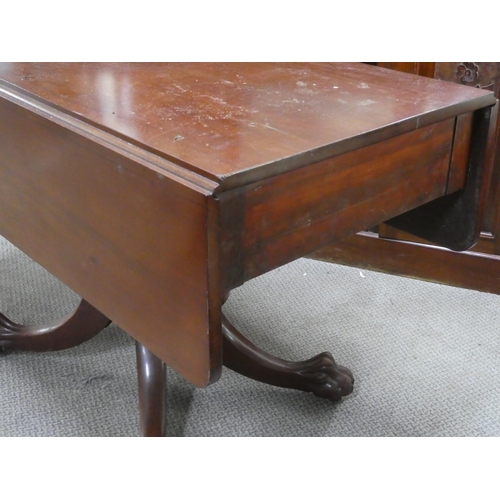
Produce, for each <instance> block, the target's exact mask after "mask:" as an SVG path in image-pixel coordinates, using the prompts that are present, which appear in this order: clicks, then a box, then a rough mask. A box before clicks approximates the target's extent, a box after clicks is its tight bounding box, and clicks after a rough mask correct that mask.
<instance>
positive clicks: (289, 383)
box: [222, 316, 354, 401]
mask: <svg viewBox="0 0 500 500" xmlns="http://www.w3.org/2000/svg"><path fill="white" fill-rule="evenodd" d="M222 335H223V360H224V366H226V367H227V368H229V369H231V370H234V371H236V372H238V373H240V374H242V375H244V376H246V377H249V378H251V379H253V380H258V381H260V382H264V383H265V384H270V385H275V386H277V387H286V388H288V389H297V390H299V391H304V392H312V393H313V394H314V395H315V396H318V397H319V398H325V399H329V400H330V401H339V400H340V399H341V398H342V397H343V396H347V395H348V394H351V392H352V389H353V384H354V377H353V376H352V373H351V372H350V371H349V370H348V369H347V368H344V367H343V366H340V365H337V363H335V361H334V359H333V357H332V355H331V354H330V353H328V352H323V353H321V354H318V355H317V356H314V357H313V358H311V359H308V360H306V361H299V362H292V361H285V360H283V359H279V358H277V357H275V356H272V355H271V354H269V353H267V352H265V351H263V350H262V349H260V348H258V347H257V346H255V345H254V344H252V343H251V342H250V341H249V340H248V339H247V338H245V337H244V336H243V335H242V334H241V333H240V332H239V331H238V330H237V329H236V328H235V327H234V325H232V324H231V322H230V321H229V320H228V319H227V318H226V317H225V316H223V319H222Z"/></svg>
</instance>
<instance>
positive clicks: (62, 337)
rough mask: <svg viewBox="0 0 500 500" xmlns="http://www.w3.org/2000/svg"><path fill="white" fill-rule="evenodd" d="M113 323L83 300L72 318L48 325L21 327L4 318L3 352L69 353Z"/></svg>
mask: <svg viewBox="0 0 500 500" xmlns="http://www.w3.org/2000/svg"><path fill="white" fill-rule="evenodd" d="M110 323H111V320H110V319H109V318H107V317H106V316H104V314H102V313H101V312H100V311H98V310H97V309H95V308H94V307H93V306H91V305H90V304H89V303H88V302H86V301H85V300H83V299H82V300H81V302H80V304H79V305H78V307H77V308H76V309H75V310H74V311H73V312H72V313H71V314H69V315H68V316H66V317H64V318H61V319H59V320H57V321H55V322H54V323H51V324H47V325H38V326H27V325H19V324H17V323H14V322H13V321H11V320H10V319H9V318H7V317H5V316H4V315H3V314H0V350H20V351H38V352H43V351H59V350H62V349H69V348H70V347H75V346H77V345H79V344H82V343H83V342H86V341H87V340H90V339H91V338H92V337H95V336H96V335H97V334H98V333H99V332H100V331H101V330H103V329H104V328H106V327H107V326H108V325H109V324H110Z"/></svg>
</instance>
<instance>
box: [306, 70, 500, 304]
mask: <svg viewBox="0 0 500 500" xmlns="http://www.w3.org/2000/svg"><path fill="white" fill-rule="evenodd" d="M376 64H377V65H378V66H381V67H384V68H388V69H391V70H396V71H400V72H406V73H413V74H416V75H421V76H426V77H432V78H436V79H440V80H445V81H450V82H456V83H459V84H462V85H467V86H471V87H476V88H482V89H486V90H491V91H493V92H494V93H495V95H496V96H497V98H498V97H499V96H500V63H471V62H467V63H442V62H438V63H433V62H431V63H428V62H427V63H426V62H421V63H417V62H395V63H376ZM394 78H395V81H397V73H394ZM499 134H500V121H499V122H498V123H497V127H496V134H495V135H496V139H495V140H494V141H493V142H492V143H491V145H490V149H489V152H488V153H489V154H490V155H491V156H492V157H493V159H492V161H493V164H494V167H493V174H492V182H491V187H490V191H489V193H488V194H487V197H486V199H485V203H486V206H485V210H484V215H483V218H482V221H481V237H480V240H479V242H478V244H477V245H476V246H475V247H474V248H473V249H471V251H468V252H464V253H461V254H456V253H453V252H450V251H449V250H447V249H444V248H439V247H437V246H435V245H431V244H430V242H428V241H425V240H423V239H420V238H415V237H414V236H412V235H410V234H408V233H405V232H404V231H401V230H398V229H394V228H392V227H390V226H388V225H386V224H381V225H379V226H378V227H377V228H375V229H374V230H372V231H371V232H364V233H361V234H360V235H356V236H353V237H351V238H348V239H345V240H343V241H342V242H340V243H336V244H335V245H332V246H329V247H325V248H323V249H321V250H320V251H319V252H316V253H314V254H313V255H312V256H311V257H313V258H317V259H320V260H326V261H329V262H336V263H340V264H346V265H350V266H356V267H361V268H366V269H372V270H376V271H383V272H388V273H392V274H400V275H403V276H409V277H414V278H420V279H426V280H430V281H435V282H439V283H445V284H449V285H455V286H460V287H463V288H469V289H474V290H480V291H484V292H490V293H497V294H498V293H500V140H499Z"/></svg>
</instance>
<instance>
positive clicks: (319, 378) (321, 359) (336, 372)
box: [297, 352, 354, 401]
mask: <svg viewBox="0 0 500 500" xmlns="http://www.w3.org/2000/svg"><path fill="white" fill-rule="evenodd" d="M303 363H304V365H306V366H305V367H304V368H301V369H299V370H298V371H297V375H299V376H300V377H302V378H303V380H304V385H305V387H307V388H308V389H309V392H312V393H313V394H314V395H315V396H317V397H319V398H325V399H330V400H331V401H339V400H340V399H341V398H342V397H343V396H347V395H349V394H351V392H352V390H353V385H354V377H353V375H352V373H351V371H350V370H349V369H347V368H345V367H344V366H340V365H337V363H335V360H334V359H333V356H332V355H331V354H330V353H329V352H323V353H321V354H318V355H317V356H314V357H313V358H311V359H309V360H307V361H304V362H303Z"/></svg>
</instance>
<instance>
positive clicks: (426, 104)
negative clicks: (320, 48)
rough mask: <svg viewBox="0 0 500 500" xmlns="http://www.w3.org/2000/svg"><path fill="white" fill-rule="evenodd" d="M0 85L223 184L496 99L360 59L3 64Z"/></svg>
mask: <svg viewBox="0 0 500 500" xmlns="http://www.w3.org/2000/svg"><path fill="white" fill-rule="evenodd" d="M0 91H1V92H2V93H4V94H5V93H6V92H7V93H8V92H9V91H14V92H21V93H24V94H25V95H26V96H28V97H32V98H33V97H34V98H35V99H37V100H40V101H43V102H47V103H50V104H51V105H55V106H56V107H58V108H60V109H61V110H64V112H65V113H69V114H71V115H73V116H75V117H78V119H80V120H83V121H85V122H88V123H91V124H93V125H95V126H96V127H98V128H100V129H102V130H106V131H108V132H111V133H112V134H114V135H118V136H119V137H121V138H124V139H125V140H126V141H128V142H130V143H131V144H135V145H139V146H140V147H141V148H144V149H145V150H148V151H150V152H153V153H155V154H157V155H159V156H161V157H163V158H166V159H168V160H170V161H172V162H174V163H176V164H177V165H181V166H182V167H186V168H187V169H189V170H192V171H194V172H197V173H199V174H201V175H203V176H205V177H207V178H208V179H212V180H214V181H215V182H217V183H219V184H222V185H223V186H224V187H225V188H230V187H236V186H238V185H242V184H246V183H248V182H251V181H255V180H261V179H263V178H266V177H269V176H272V175H275V174H278V173H281V172H283V171H287V170H291V169H295V168H299V167H301V166H304V165H307V164H309V163H311V161H320V160H322V159H324V158H327V157H329V156H332V155H336V154H340V153H343V152H346V151H350V150H353V149H356V148H359V147H361V146H366V145H368V144H371V143H374V142H377V141H380V140H382V139H384V138H388V137H391V136H393V135H396V134H399V133H403V132H407V131H410V130H414V129H416V128H419V127H422V126H425V125H426V124H429V123H432V122H434V121H438V120H442V119H445V118H447V117H451V116H455V115H456V114H458V113H465V112H468V111H471V110H473V109H477V108H479V107H482V106H487V105H491V104H494V102H495V101H494V97H493V93H492V92H487V91H484V90H480V89H474V88H466V87H463V86H459V85H455V84H452V83H448V82H442V81H438V80H434V79H430V78H424V77H415V76H414V75H406V74H404V73H396V72H393V71H390V70H385V69H383V68H377V67H373V66H369V65H366V64H360V63H283V64H271V63H43V64H41V63H2V64H0Z"/></svg>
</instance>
